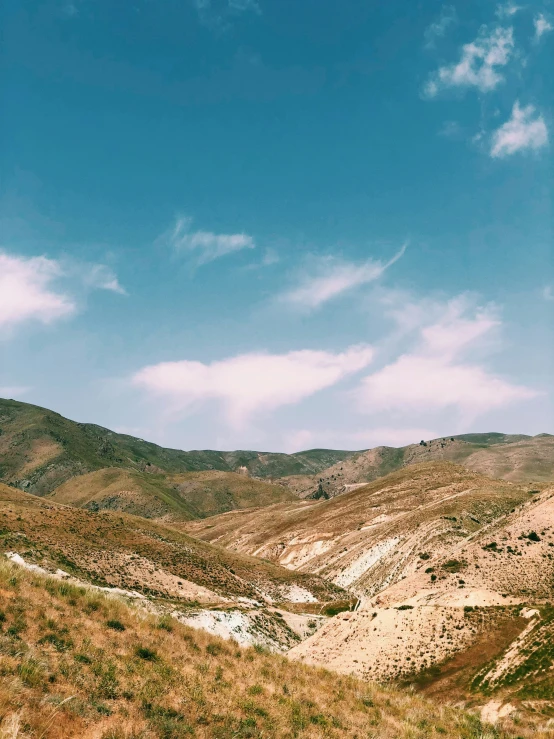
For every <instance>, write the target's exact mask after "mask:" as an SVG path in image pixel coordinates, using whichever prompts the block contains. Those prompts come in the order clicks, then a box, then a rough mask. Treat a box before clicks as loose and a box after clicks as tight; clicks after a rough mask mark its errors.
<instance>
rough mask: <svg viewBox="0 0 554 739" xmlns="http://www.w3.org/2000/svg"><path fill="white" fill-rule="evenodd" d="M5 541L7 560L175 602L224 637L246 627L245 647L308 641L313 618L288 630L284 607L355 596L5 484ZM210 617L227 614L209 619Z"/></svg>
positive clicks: (0, 498)
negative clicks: (11, 556) (11, 558)
mask: <svg viewBox="0 0 554 739" xmlns="http://www.w3.org/2000/svg"><path fill="white" fill-rule="evenodd" d="M0 532H1V535H0V552H12V553H14V556H15V557H16V559H17V558H20V557H22V558H23V559H24V560H25V561H27V562H28V563H30V564H32V565H37V566H40V567H45V568H46V569H47V570H49V571H56V570H57V569H61V570H64V571H65V572H67V573H68V574H69V575H71V576H73V577H75V578H79V579H81V580H83V581H88V582H93V583H95V584H97V585H102V586H103V587H116V588H122V589H124V590H126V591H134V592H136V593H137V594H138V595H141V596H142V597H148V598H151V599H154V600H160V599H161V600H162V601H163V602H166V603H173V604H174V606H173V607H175V608H178V610H179V612H180V613H181V614H184V615H183V618H185V617H186V618H188V619H189V620H190V621H191V622H194V623H196V622H198V623H200V624H205V625H206V627H207V628H212V630H214V629H215V630H216V631H217V633H228V632H230V631H231V630H232V629H233V628H234V627H240V628H239V632H240V631H241V630H243V631H244V633H243V634H242V636H243V637H244V639H245V640H246V642H247V643H248V642H249V641H250V642H252V641H261V642H262V643H268V644H269V645H270V646H272V647H275V648H283V647H284V646H290V644H291V639H292V640H293V642H294V640H297V639H298V638H299V635H298V634H299V633H300V634H303V633H304V630H305V625H306V623H307V622H308V621H310V618H311V617H310V616H309V615H308V616H306V617H303V618H300V621H299V619H298V617H296V616H295V615H294V614H293V615H292V616H290V618H289V616H287V618H289V621H290V624H289V622H287V621H286V619H285V620H284V621H283V614H282V613H281V615H278V613H279V611H278V610H277V609H278V608H279V607H280V608H281V610H285V611H287V610H290V609H292V611H293V612H294V611H295V610H297V609H296V605H295V604H298V603H306V604H314V605H317V609H318V610H322V609H323V610H325V607H326V605H328V604H330V603H333V602H336V601H339V600H340V601H341V602H343V601H344V603H343V605H342V606H341V607H346V608H348V598H349V596H348V594H347V593H345V591H344V590H342V589H341V588H340V587H338V586H336V585H334V584H333V583H329V582H327V581H325V580H323V579H321V578H319V577H317V576H312V575H303V574H301V573H294V572H291V571H289V570H286V569H285V568H283V567H280V566H277V565H275V564H272V563H270V562H263V561H262V560H260V559H255V558H253V557H248V556H245V555H237V554H236V553H233V552H230V551H227V550H224V549H221V548H219V547H214V546H212V545H210V544H206V543H205V542H201V541H198V540H196V539H193V538H192V537H190V536H187V535H186V534H183V533H181V532H179V531H176V530H175V529H173V528H171V527H169V526H164V525H162V524H161V523H157V522H154V521H148V520H147V519H144V518H139V517H136V516H131V515H128V514H124V513H117V512H113V511H108V510H105V511H99V512H93V511H89V510H83V509H79V508H74V507H70V506H64V505H60V504H57V503H53V502H51V501H49V500H47V499H44V498H38V497H37V496H33V495H29V494H27V493H24V492H22V491H19V490H17V489H15V488H12V487H7V486H5V485H2V484H0ZM18 561H19V560H18ZM206 608H209V609H213V608H220V609H223V611H222V612H221V613H220V612H219V611H217V612H214V613H213V617H212V616H210V615H209V614H208V613H206V611H205V609H206ZM306 608H307V609H308V613H309V610H310V609H309V607H308V606H306ZM203 609H204V610H203ZM233 614H234V615H233ZM210 624H211V625H210ZM218 624H219V625H218ZM297 627H298V628H297ZM295 629H296V631H295ZM249 633H250V634H251V635H250V636H249Z"/></svg>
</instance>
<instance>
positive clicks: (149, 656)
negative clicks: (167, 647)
mask: <svg viewBox="0 0 554 739" xmlns="http://www.w3.org/2000/svg"><path fill="white" fill-rule="evenodd" d="M135 654H136V656H137V657H140V659H144V660H146V661H147V662H155V661H156V660H157V659H158V655H157V654H156V652H155V651H154V650H153V649H148V647H136V648H135Z"/></svg>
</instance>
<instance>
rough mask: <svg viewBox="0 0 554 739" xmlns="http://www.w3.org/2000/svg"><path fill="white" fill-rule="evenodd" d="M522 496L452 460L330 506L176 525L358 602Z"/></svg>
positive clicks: (412, 470) (286, 507)
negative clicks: (314, 578) (316, 579)
mask: <svg viewBox="0 0 554 739" xmlns="http://www.w3.org/2000/svg"><path fill="white" fill-rule="evenodd" d="M529 498H530V495H529V493H528V492H527V490H526V489H524V488H521V487H518V486H516V485H514V484H513V483H508V482H505V481H503V480H492V479H490V478H487V477H485V476H483V475H479V474H477V473H473V472H469V471H468V470H466V469H464V468H463V467H461V466H460V465H454V464H452V463H451V462H428V463H424V464H419V465H413V466H410V467H406V468H404V469H401V470H399V471H398V472H393V473H391V474H389V475H387V476H386V477H381V478H379V479H377V480H375V481H374V482H372V483H369V484H367V485H364V486H362V487H359V488H357V489H356V490H353V491H351V492H349V493H344V494H343V495H340V496H338V497H336V498H332V499H330V500H326V501H325V500H324V501H318V502H313V501H303V502H296V503H284V504H280V505H275V506H271V507H269V508H266V509H264V510H261V511H256V512H248V511H237V512H234V513H229V514H226V515H222V516H215V517H212V518H209V519H206V520H204V521H195V522H190V523H188V524H185V525H184V526H185V529H186V530H187V531H189V532H190V533H192V534H193V535H194V536H197V537H199V538H202V539H204V540H206V541H210V542H212V543H213V542H217V544H218V545H220V546H224V547H226V548H230V549H233V550H234V551H238V552H243V553H248V554H252V555H255V556H258V557H264V558H266V559H270V560H272V561H275V562H278V563H280V564H282V565H284V566H286V567H289V568H293V569H296V570H299V571H302V572H317V573H318V574H320V575H321V576H323V577H325V578H327V579H329V580H332V581H334V582H336V583H340V584H341V586H342V587H348V588H349V589H350V590H351V591H352V592H354V593H356V594H357V595H358V596H360V597H364V596H367V595H371V594H373V593H375V592H378V591H380V590H382V589H383V587H385V586H387V585H391V584H392V583H393V582H397V581H399V580H401V579H403V578H404V577H406V576H407V575H409V574H411V573H412V572H413V571H414V569H416V568H417V567H421V566H422V564H423V563H424V562H425V561H426V560H427V559H429V557H430V556H431V554H433V553H437V552H442V551H444V552H449V551H450V549H451V548H452V547H453V546H455V545H457V543H458V542H459V541H460V540H461V539H462V538H463V537H465V536H470V535H473V534H474V533H475V532H477V531H479V530H480V529H481V528H483V527H485V526H487V525H489V524H490V523H491V522H492V521H495V520H496V519H497V518H498V517H499V516H501V515H503V514H505V513H508V512H509V511H510V510H511V509H512V508H513V507H514V506H516V505H519V504H520V503H522V502H524V501H526V500H528V499H529ZM420 555H424V556H423V557H422V556H420Z"/></svg>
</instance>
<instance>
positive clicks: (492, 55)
mask: <svg viewBox="0 0 554 739" xmlns="http://www.w3.org/2000/svg"><path fill="white" fill-rule="evenodd" d="M513 50H514V34H513V28H502V27H499V26H498V27H496V28H494V29H493V30H492V31H491V32H489V31H488V29H487V28H486V27H485V26H484V27H483V28H482V29H481V32H480V33H479V36H478V37H477V38H476V39H475V41H472V42H471V43H470V44H465V45H464V46H463V47H462V54H461V58H460V60H459V61H458V62H457V63H456V64H451V65H447V66H443V67H440V68H439V69H438V70H437V72H435V73H434V74H433V75H432V76H431V77H430V79H429V81H428V82H427V85H426V86H425V88H424V93H425V95H426V96H427V97H435V96H436V95H437V94H438V93H439V92H441V91H442V90H444V89H447V88H449V87H476V88H477V89H478V90H480V91H481V92H490V91H491V90H494V89H495V87H497V86H498V85H499V84H500V83H501V82H502V81H503V80H504V77H503V76H502V75H501V74H500V72H499V69H501V68H502V67H505V66H506V64H508V62H509V61H510V58H511V56H512V53H513Z"/></svg>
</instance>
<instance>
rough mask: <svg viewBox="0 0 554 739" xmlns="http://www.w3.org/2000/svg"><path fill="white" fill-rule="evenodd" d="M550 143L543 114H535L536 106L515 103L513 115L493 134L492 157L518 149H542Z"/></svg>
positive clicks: (512, 152) (509, 153)
mask: <svg viewBox="0 0 554 739" xmlns="http://www.w3.org/2000/svg"><path fill="white" fill-rule="evenodd" d="M547 143H548V130H547V128H546V124H545V122H544V118H543V117H542V115H536V114H535V108H534V107H533V106H532V105H527V106H526V107H525V108H521V107H520V106H519V102H517V101H516V102H515V103H514V107H513V110H512V117H511V118H510V119H509V120H508V121H506V123H504V124H503V125H502V126H500V128H499V129H497V130H496V131H495V132H494V134H493V136H492V145H491V150H490V155H491V157H505V156H509V155H511V154H515V153H516V152H518V151H524V150H527V149H534V150H536V149H540V148H541V147H542V146H545V145H546V144H547Z"/></svg>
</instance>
